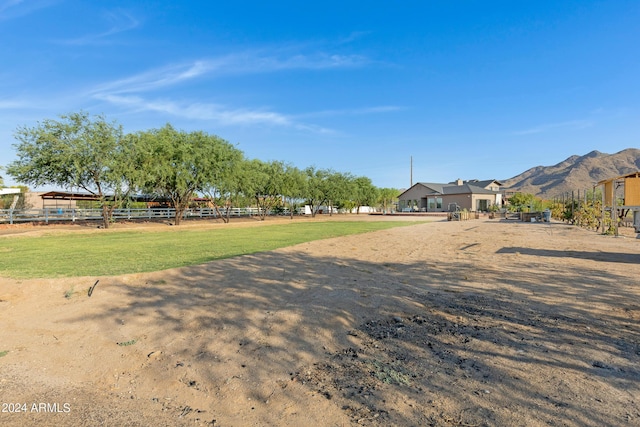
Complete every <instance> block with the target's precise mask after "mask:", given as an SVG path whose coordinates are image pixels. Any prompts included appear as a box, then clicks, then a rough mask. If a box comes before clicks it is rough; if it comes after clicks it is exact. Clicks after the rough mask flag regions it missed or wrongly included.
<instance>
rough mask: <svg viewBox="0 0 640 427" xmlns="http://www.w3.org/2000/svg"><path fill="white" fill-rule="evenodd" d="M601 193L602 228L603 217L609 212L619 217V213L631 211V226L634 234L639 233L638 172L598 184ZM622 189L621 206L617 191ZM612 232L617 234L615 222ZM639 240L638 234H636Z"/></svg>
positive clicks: (639, 186)
mask: <svg viewBox="0 0 640 427" xmlns="http://www.w3.org/2000/svg"><path fill="white" fill-rule="evenodd" d="M598 186H601V187H602V188H603V191H602V221H601V223H602V227H603V230H602V231H603V232H605V231H606V230H604V227H605V216H606V213H607V212H610V214H611V216H613V217H619V213H620V212H621V211H624V210H627V211H628V210H630V211H633V224H634V227H635V229H636V233H640V171H637V172H632V173H628V174H626V175H621V176H617V177H614V178H609V179H605V180H602V181H600V182H598ZM621 188H622V196H623V198H622V204H619V196H620V195H621V194H620V191H619V189H621ZM614 230H615V233H616V235H617V234H618V227H617V222H615V223H614ZM638 238H640V234H638Z"/></svg>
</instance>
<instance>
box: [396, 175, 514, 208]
mask: <svg viewBox="0 0 640 427" xmlns="http://www.w3.org/2000/svg"><path fill="white" fill-rule="evenodd" d="M501 186H502V184H501V183H500V182H499V181H496V180H495V179H491V180H485V181H479V180H477V179H473V180H469V181H463V180H461V179H458V180H456V181H454V182H451V183H448V184H437V183H431V182H418V183H416V184H414V185H413V186H411V188H409V189H408V190H406V191H404V192H403V193H402V194H400V195H399V196H398V209H399V210H400V211H404V212H417V211H420V212H450V211H455V210H457V209H459V210H464V209H466V210H468V211H475V212H486V211H488V210H489V209H490V208H491V207H492V206H494V205H495V206H498V207H502V203H503V202H502V200H503V199H502V192H501V191H500V187H501Z"/></svg>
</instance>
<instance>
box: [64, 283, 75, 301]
mask: <svg viewBox="0 0 640 427" xmlns="http://www.w3.org/2000/svg"><path fill="white" fill-rule="evenodd" d="M74 293H75V291H74V286H71V289H69V290H68V291H67V292H65V293H64V297H65V298H66V299H71V297H72V296H73V294H74Z"/></svg>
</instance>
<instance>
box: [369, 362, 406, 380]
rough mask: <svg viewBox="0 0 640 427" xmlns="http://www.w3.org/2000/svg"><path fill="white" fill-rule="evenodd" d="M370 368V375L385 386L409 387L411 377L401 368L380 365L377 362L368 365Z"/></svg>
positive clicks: (384, 364) (395, 365)
mask: <svg viewBox="0 0 640 427" xmlns="http://www.w3.org/2000/svg"><path fill="white" fill-rule="evenodd" d="M368 364H369V365H370V367H371V368H372V369H371V370H372V374H373V376H375V377H376V378H377V379H379V380H380V381H382V382H383V383H387V384H396V385H406V386H408V385H411V375H409V374H407V373H406V372H405V369H404V368H403V367H402V366H399V365H397V364H394V365H391V364H387V363H382V362H379V361H377V360H374V361H373V362H369V363H368Z"/></svg>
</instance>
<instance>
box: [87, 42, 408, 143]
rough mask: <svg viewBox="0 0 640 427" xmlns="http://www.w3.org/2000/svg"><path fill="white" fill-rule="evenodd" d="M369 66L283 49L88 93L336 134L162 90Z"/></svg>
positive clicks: (166, 109)
mask: <svg viewBox="0 0 640 427" xmlns="http://www.w3.org/2000/svg"><path fill="white" fill-rule="evenodd" d="M367 63H368V60H367V58H365V57H361V56H357V55H333V54H327V53H322V52H321V53H313V54H299V53H296V54H287V53H286V52H285V50H284V49H281V50H274V51H270V52H267V51H265V50H263V51H257V50H254V51H246V52H241V53H234V54H230V55H223V56H220V57H217V58H206V59H200V60H197V61H191V62H187V63H181V64H172V65H168V66H165V67H159V68H156V69H151V70H148V71H145V72H142V73H139V74H135V75H132V76H128V77H125V78H122V79H118V80H114V81H110V82H106V83H103V84H101V85H98V86H96V87H94V88H93V89H91V90H90V91H89V93H88V94H89V95H90V96H91V97H93V98H94V99H97V100H100V101H104V102H108V103H110V104H114V105H117V106H120V107H124V108H129V109H131V110H132V111H137V112H141V111H153V112H159V113H164V114H170V115H174V116H178V117H183V118H189V119H194V120H212V121H216V122H218V123H219V124H222V125H249V124H259V125H272V126H281V127H290V128H295V129H299V130H305V131H311V132H317V133H332V132H333V131H332V130H331V129H327V128H324V127H321V126H317V125H314V124H307V123H303V121H302V120H301V118H302V117H304V116H301V115H298V116H293V115H287V114H282V113H278V112H275V111H271V110H270V109H268V108H234V107H229V106H224V105H219V104H214V103H202V102H198V101H186V100H180V101H177V100H175V99H168V98H167V95H166V94H162V95H158V94H159V93H160V92H161V91H163V92H166V91H167V90H169V89H171V88H172V87H176V86H179V85H186V84H190V83H191V84H192V83H193V82H194V81H196V80H198V79H215V78H216V77H221V76H233V75H242V74H258V73H272V72H279V71H284V70H297V69H300V70H322V69H333V68H350V67H359V66H364V65H365V64H367ZM154 94H155V95H154ZM397 108H398V107H393V106H382V107H373V108H363V109H359V110H349V111H348V110H342V111H338V110H336V111H323V112H319V113H310V114H308V115H305V116H307V117H319V116H329V115H337V114H368V113H375V112H383V111H392V110H395V109H397Z"/></svg>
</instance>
